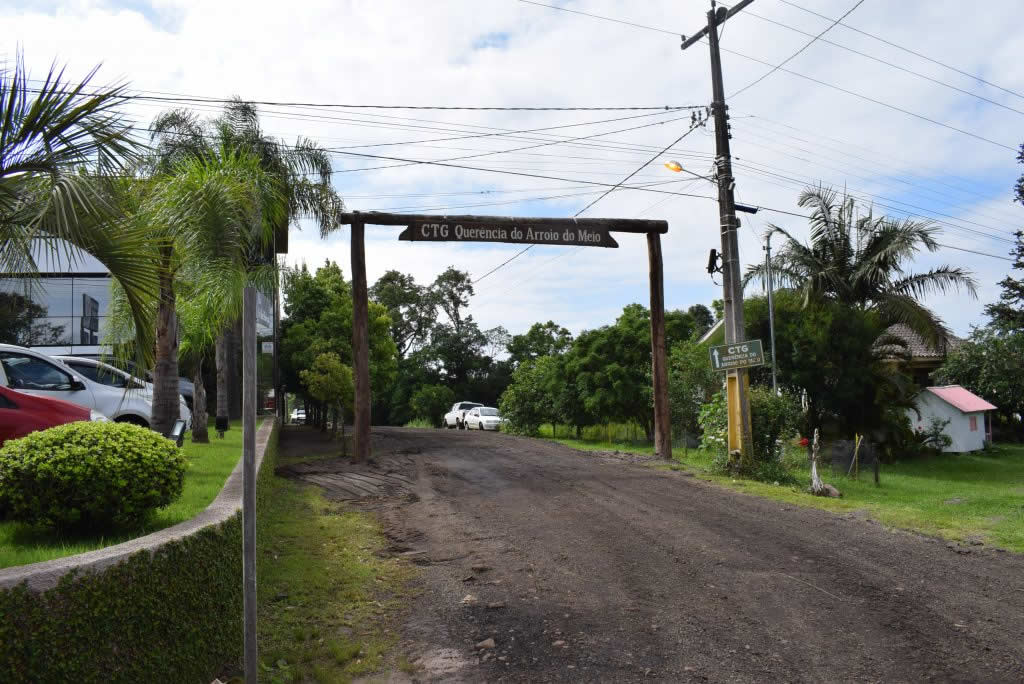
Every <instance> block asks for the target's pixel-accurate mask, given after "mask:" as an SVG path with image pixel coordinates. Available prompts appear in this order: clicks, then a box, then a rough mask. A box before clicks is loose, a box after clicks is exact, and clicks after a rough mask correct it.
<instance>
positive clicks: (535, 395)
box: [499, 356, 559, 435]
mask: <svg viewBox="0 0 1024 684" xmlns="http://www.w3.org/2000/svg"><path fill="white" fill-rule="evenodd" d="M558 379H559V368H558V361H557V360H556V359H555V358H553V357H550V356H542V357H540V358H539V359H535V360H533V361H527V362H525V363H522V364H520V365H519V367H518V368H516V370H515V372H514V373H513V374H512V384H511V385H509V387H508V389H506V390H505V393H504V394H503V395H501V403H500V404H499V409H500V411H501V415H502V417H504V418H505V419H507V420H508V423H507V424H506V427H505V429H506V430H507V431H508V432H512V433H514V434H520V435H535V434H537V430H538V428H540V426H541V424H542V423H551V422H554V421H555V420H557V414H556V410H555V408H556V407H555V404H554V401H553V392H552V391H553V390H554V388H555V386H556V385H557V384H558Z"/></svg>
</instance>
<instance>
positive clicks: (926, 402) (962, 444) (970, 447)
mask: <svg viewBox="0 0 1024 684" xmlns="http://www.w3.org/2000/svg"><path fill="white" fill-rule="evenodd" d="M916 403H917V408H918V410H919V411H920V412H921V416H920V418H918V416H917V414H916V413H914V412H913V411H907V416H908V417H909V418H910V424H911V425H912V426H913V427H914V428H915V429H916V428H918V427H920V428H921V429H923V430H926V429H928V427H929V426H930V425H931V420H932V418H933V417H936V418H939V419H941V420H948V421H949V425H947V426H946V429H945V430H944V431H943V432H944V434H946V435H947V436H948V437H949V438H950V439H952V440H953V443H952V444H950V445H949V446H948V447H947V448H946V449H944V450H943V451H945V452H947V453H965V452H968V451H980V450H981V449H982V448H984V446H985V414H984V412H983V411H978V412H976V413H970V414H967V413H963V412H962V411H961V410H960V409H958V408H956V407H955V406H953V405H951V404H948V403H946V402H945V401H943V400H942V399H940V398H939V397H937V396H935V395H934V394H932V393H931V392H921V394H919V395H918V396H917V400H916ZM971 416H974V417H975V419H976V421H977V430H976V431H974V432H972V431H971V420H970V419H971Z"/></svg>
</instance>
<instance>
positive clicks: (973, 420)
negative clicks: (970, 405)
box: [970, 416, 978, 432]
mask: <svg viewBox="0 0 1024 684" xmlns="http://www.w3.org/2000/svg"><path fill="white" fill-rule="evenodd" d="M970 419H971V432H977V431H978V416H970Z"/></svg>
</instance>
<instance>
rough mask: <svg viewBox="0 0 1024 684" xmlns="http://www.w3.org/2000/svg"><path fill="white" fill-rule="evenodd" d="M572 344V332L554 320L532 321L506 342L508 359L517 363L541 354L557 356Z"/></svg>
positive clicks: (538, 356)
mask: <svg viewBox="0 0 1024 684" xmlns="http://www.w3.org/2000/svg"><path fill="white" fill-rule="evenodd" d="M571 344H572V333H570V332H569V331H568V330H566V329H565V328H563V327H562V326H560V325H558V324H557V323H555V322H554V321H548V322H547V323H534V324H533V325H531V326H530V329H529V330H527V331H526V332H525V333H523V334H522V335H513V336H512V340H511V341H510V342H509V344H508V356H509V360H511V361H512V363H513V364H515V365H517V366H518V365H519V364H521V363H523V362H525V361H532V360H533V359H537V358H540V357H541V356H557V355H558V354H562V353H563V352H565V350H567V349H568V348H569V346H570V345H571Z"/></svg>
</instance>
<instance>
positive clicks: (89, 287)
mask: <svg viewBox="0 0 1024 684" xmlns="http://www.w3.org/2000/svg"><path fill="white" fill-rule="evenodd" d="M71 295H72V296H71V305H72V307H73V313H74V315H75V316H106V315H107V314H109V313H110V278H75V280H74V284H73V287H72V292H71Z"/></svg>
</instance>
